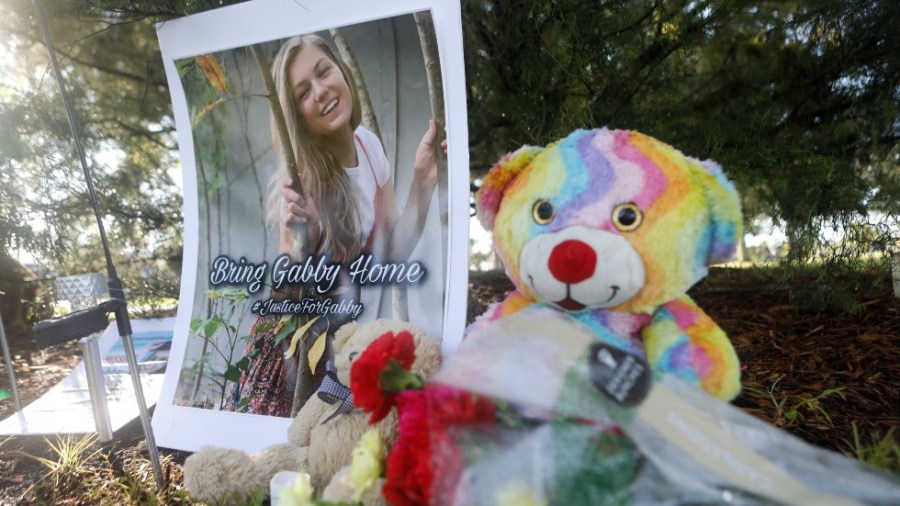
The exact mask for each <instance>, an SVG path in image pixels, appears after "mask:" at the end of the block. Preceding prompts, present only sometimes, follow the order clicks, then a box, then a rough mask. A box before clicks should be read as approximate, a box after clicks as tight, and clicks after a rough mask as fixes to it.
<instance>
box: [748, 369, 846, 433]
mask: <svg viewBox="0 0 900 506" xmlns="http://www.w3.org/2000/svg"><path fill="white" fill-rule="evenodd" d="M782 379H784V376H779V377H778V379H776V380H775V381H774V382H773V383H772V385H771V386H770V387H769V388H768V389H767V390H766V391H763V390H760V389H757V388H747V390H750V391H752V392H755V393H757V394H760V395H763V396H766V397H768V398H769V400H770V401H771V402H772V405H773V406H774V407H775V413H774V414H773V415H772V423H773V424H774V425H776V426H778V427H782V428H785V427H789V426H792V425H794V424H797V423H799V422H801V421H803V420H804V418H805V416H807V415H805V414H804V412H806V413H810V414H813V415H814V416H817V417H819V418H821V419H824V420H825V421H826V422H827V423H828V425H829V426H831V427H833V426H834V422H832V421H831V417H830V416H828V412H827V411H825V408H823V407H822V403H821V401H822V400H824V399H825V398H827V397H831V396H832V395H837V396H839V397H840V398H841V399H844V393H843V390H844V389H843V387H836V388H828V389H825V390H823V391H822V393H820V394H818V395H816V396H814V397H802V396H792V395H779V394H777V393H776V392H777V390H778V383H779V382H780V381H781V380H782Z"/></svg>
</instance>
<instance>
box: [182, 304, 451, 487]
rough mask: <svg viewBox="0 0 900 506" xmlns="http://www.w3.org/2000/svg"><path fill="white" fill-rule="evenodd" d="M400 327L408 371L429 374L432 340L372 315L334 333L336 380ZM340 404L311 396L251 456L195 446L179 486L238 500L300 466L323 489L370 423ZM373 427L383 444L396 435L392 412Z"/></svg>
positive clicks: (345, 378)
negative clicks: (410, 346)
mask: <svg viewBox="0 0 900 506" xmlns="http://www.w3.org/2000/svg"><path fill="white" fill-rule="evenodd" d="M404 330H406V331H409V332H410V333H412V334H413V337H414V342H415V349H416V359H415V363H414V364H413V366H412V371H413V372H415V373H416V374H419V375H420V376H422V377H425V378H427V377H429V376H431V375H432V374H434V373H435V372H436V371H437V369H438V368H439V367H440V362H441V347H440V343H439V342H438V341H437V340H436V339H434V338H433V337H431V336H429V335H427V334H426V333H425V332H424V331H423V330H421V329H420V328H418V327H417V326H415V325H413V324H410V323H405V322H400V321H391V320H376V321H374V322H371V323H366V324H361V325H360V324H357V323H356V322H351V323H348V324H346V325H344V326H343V327H341V328H340V329H338V331H337V332H336V333H335V337H334V343H333V344H334V349H335V354H334V356H335V358H334V362H335V369H336V378H337V381H338V382H339V383H340V384H341V385H346V386H348V388H349V385H350V365H351V363H352V361H353V359H354V358H356V357H357V356H358V355H359V354H360V353H361V352H362V351H363V350H364V349H365V348H366V347H367V346H368V345H369V344H370V343H371V342H373V341H374V340H375V339H377V338H378V337H379V336H381V335H382V334H384V333H386V332H401V331H404ZM323 397H327V396H323ZM332 400H333V399H332ZM351 401H352V398H351ZM342 405H343V404H342V403H341V402H336V403H330V402H326V400H324V399H323V398H321V397H320V396H319V395H313V396H312V397H310V399H309V400H308V401H307V402H306V404H304V405H303V407H302V408H301V409H300V411H299V412H298V413H297V416H296V418H295V419H294V420H293V421H292V422H291V425H290V427H289V428H288V434H287V442H286V443H283V444H279V445H275V446H272V447H269V448H266V449H264V450H262V451H261V452H259V453H257V454H254V455H248V454H246V453H245V452H243V451H240V450H234V449H229V448H216V447H204V448H201V450H200V451H199V452H197V453H195V454H193V455H191V456H189V457H188V458H187V459H186V460H185V463H184V484H185V487H186V488H187V490H188V491H189V492H190V493H191V494H192V495H193V496H194V497H196V498H197V499H200V500H203V501H207V502H213V503H222V502H228V503H231V502H241V500H242V499H245V498H248V497H250V496H251V494H253V493H254V491H256V493H260V492H262V493H265V492H266V491H268V486H269V480H270V479H271V478H272V476H274V475H275V473H277V472H278V471H304V472H307V473H309V474H310V477H311V484H312V486H313V487H314V488H315V490H316V491H322V490H324V489H325V486H326V485H327V484H328V483H329V481H330V480H331V479H332V477H333V476H334V475H335V474H337V473H338V471H339V470H341V469H342V468H344V467H345V466H347V465H349V464H350V460H351V452H352V450H353V447H354V445H355V444H356V442H357V440H359V439H360V437H361V436H362V435H363V433H365V432H366V431H367V430H368V429H370V428H371V426H370V425H369V415H368V414H366V413H363V412H361V411H359V410H352V411H348V412H343V413H340V412H338V410H339V409H340V406H342ZM336 413H337V414H336ZM375 426H376V427H377V428H378V430H379V432H380V434H381V437H382V439H383V440H384V441H385V443H386V444H387V445H390V444H391V443H392V442H393V441H394V439H396V432H397V430H396V429H397V417H396V413H391V414H389V415H388V416H387V417H386V418H384V419H383V420H382V421H380V422H378V424H376V425H375Z"/></svg>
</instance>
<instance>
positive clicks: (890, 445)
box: [844, 423, 900, 473]
mask: <svg viewBox="0 0 900 506" xmlns="http://www.w3.org/2000/svg"><path fill="white" fill-rule="evenodd" d="M852 427H853V440H852V441H849V442H848V448H847V449H846V450H844V454H845V455H847V456H848V457H851V458H855V459H857V460H860V461H862V462H865V463H867V464H871V465H873V466H875V467H880V468H882V469H886V470H888V471H890V472H892V473H900V441H898V438H897V433H896V428H897V427H891V428H890V429H888V431H887V433H885V434H884V435H883V436H881V435H877V434H876V435H874V436H873V437H871V438H870V439H869V441H868V442H865V441H863V437H862V435H861V434H860V433H859V429H858V428H857V426H856V423H854V424H853V426H852Z"/></svg>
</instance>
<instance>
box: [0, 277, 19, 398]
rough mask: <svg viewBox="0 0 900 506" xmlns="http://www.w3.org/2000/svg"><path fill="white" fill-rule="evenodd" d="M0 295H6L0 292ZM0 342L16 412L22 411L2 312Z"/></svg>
mask: <svg viewBox="0 0 900 506" xmlns="http://www.w3.org/2000/svg"><path fill="white" fill-rule="evenodd" d="M0 295H6V293H4V292H0ZM0 342H2V343H3V361H4V362H5V363H6V372H7V374H9V389H10V390H11V391H12V396H13V399H14V400H15V402H16V412H17V413H21V412H22V400H21V399H19V388H18V386H17V385H16V371H15V370H14V369H13V363H12V356H11V355H10V354H9V343H8V342H6V328H5V327H4V326H3V314H2V312H0Z"/></svg>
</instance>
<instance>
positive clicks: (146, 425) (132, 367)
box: [122, 334, 163, 490]
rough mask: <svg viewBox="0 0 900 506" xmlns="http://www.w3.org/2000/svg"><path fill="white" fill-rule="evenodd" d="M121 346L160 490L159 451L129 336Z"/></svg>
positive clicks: (160, 469)
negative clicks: (123, 350)
mask: <svg viewBox="0 0 900 506" xmlns="http://www.w3.org/2000/svg"><path fill="white" fill-rule="evenodd" d="M122 344H124V345H125V358H126V359H127V360H128V372H129V373H130V374H131V382H132V384H134V395H135V397H136V398H137V403H138V409H139V410H140V418H141V427H143V429H144V438H145V439H146V441H147V453H149V454H150V462H151V463H152V464H153V474H154V475H156V488H157V490H162V488H163V481H162V466H160V463H159V449H157V447H156V438H154V437H153V428H152V427H151V426H150V411H149V410H148V409H147V402H146V401H145V400H144V388H143V386H141V371H140V369H138V362H137V356H136V355H135V353H134V342H133V341H132V340H131V334H127V335H123V336H122Z"/></svg>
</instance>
